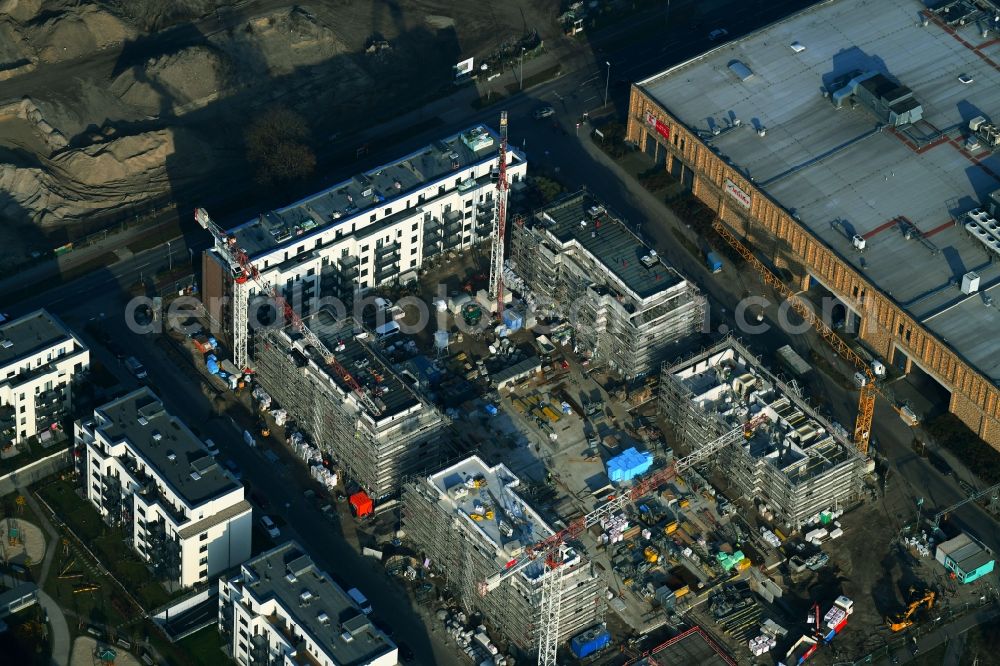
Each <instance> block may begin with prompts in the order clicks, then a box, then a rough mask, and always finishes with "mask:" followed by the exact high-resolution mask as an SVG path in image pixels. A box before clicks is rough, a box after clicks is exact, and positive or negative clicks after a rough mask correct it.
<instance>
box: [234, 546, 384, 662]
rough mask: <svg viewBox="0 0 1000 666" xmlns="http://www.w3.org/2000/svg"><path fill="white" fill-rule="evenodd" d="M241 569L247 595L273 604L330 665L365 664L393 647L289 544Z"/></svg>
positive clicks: (267, 553)
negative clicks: (281, 610) (323, 653)
mask: <svg viewBox="0 0 1000 666" xmlns="http://www.w3.org/2000/svg"><path fill="white" fill-rule="evenodd" d="M243 570H244V571H245V572H247V573H249V574H250V579H249V580H246V581H244V582H245V583H246V584H248V586H249V589H250V591H251V592H252V594H253V595H254V596H255V597H257V599H259V600H260V601H261V602H265V601H267V600H268V599H275V600H276V601H277V602H279V603H280V604H281V606H282V608H283V609H284V611H285V613H287V614H288V615H290V616H291V617H292V618H293V619H294V621H295V622H296V623H297V624H298V625H299V626H300V627H301V628H302V629H303V630H304V631H305V632H307V634H308V636H309V637H310V638H312V639H313V641H315V642H316V644H317V646H318V647H319V648H320V649H322V650H323V651H324V652H326V653H327V654H329V655H330V657H332V658H333V659H334V660H335V661H336V663H338V664H360V663H367V662H369V661H371V660H372V659H374V658H376V657H378V656H380V655H383V654H386V653H387V652H390V651H392V650H395V649H396V646H395V644H393V642H392V641H391V640H389V639H388V638H387V637H386V636H385V635H384V634H383V633H382V632H381V631H379V630H378V629H377V628H376V627H375V626H374V625H373V624H372V623H371V622H370V621H369V620H368V618H367V617H366V616H365V615H363V614H362V613H361V612H360V611H359V610H358V607H357V605H356V604H355V603H354V602H353V601H352V600H351V598H350V597H349V596H347V593H346V592H345V591H344V590H343V589H341V588H340V586H339V585H337V584H336V583H334V582H333V581H332V580H331V579H330V577H329V576H328V575H327V573H326V572H325V571H323V570H321V569H320V568H319V567H317V566H316V564H315V563H314V562H313V560H312V558H311V557H309V555H307V554H305V553H304V552H303V551H302V549H301V548H300V547H299V546H298V544H297V543H295V542H294V541H289V542H287V543H284V544H282V545H280V546H278V547H277V548H274V549H272V550H269V551H267V552H266V553H263V554H261V555H259V556H258V557H256V558H254V559H252V560H250V561H248V562H246V563H244V564H243ZM276 621H278V622H280V620H277V619H276ZM345 637H347V638H349V640H345ZM293 644H294V643H293ZM296 647H298V646H296ZM303 652H304V650H303Z"/></svg>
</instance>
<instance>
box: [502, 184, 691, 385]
mask: <svg viewBox="0 0 1000 666" xmlns="http://www.w3.org/2000/svg"><path fill="white" fill-rule="evenodd" d="M510 264H511V267H512V268H513V271H514V275H515V276H516V278H518V284H517V286H518V287H519V288H521V289H522V290H523V291H525V292H527V293H526V297H527V298H528V300H529V301H531V302H532V303H533V304H534V305H535V307H536V308H537V307H541V308H542V309H545V310H551V311H552V312H554V313H555V314H558V315H560V316H564V317H569V318H570V323H571V324H572V325H573V326H574V332H575V335H576V345H577V348H578V350H579V351H580V352H581V353H587V354H590V355H592V357H593V358H594V359H595V360H596V361H597V362H599V363H606V364H607V365H608V366H610V367H611V368H614V369H615V370H617V371H618V372H620V373H622V374H623V375H625V376H626V377H630V378H631V377H637V376H640V375H644V374H646V373H649V372H655V370H656V369H657V368H658V367H659V364H660V363H661V362H662V361H663V360H664V359H665V358H666V357H667V355H668V354H669V352H670V350H671V348H672V347H673V346H674V345H675V344H676V343H677V342H678V341H680V340H682V339H684V338H687V337H688V336H690V335H692V334H694V333H696V332H697V331H699V330H700V327H701V325H702V322H703V320H704V316H705V303H706V301H705V297H704V295H703V294H702V293H701V292H700V291H699V290H698V288H697V287H696V286H695V285H693V284H692V283H691V282H689V281H688V280H686V279H685V278H684V277H683V276H681V274H680V273H678V272H677V271H676V270H675V269H674V268H673V267H671V266H668V265H667V264H665V263H664V262H663V260H662V259H661V258H660V257H659V256H658V255H657V254H656V251H655V250H653V249H652V248H650V247H648V246H647V245H646V244H645V243H643V241H642V240H641V239H640V238H639V237H638V236H636V235H635V233H634V232H632V230H630V229H629V228H628V225H626V224H625V223H624V222H623V221H622V220H621V219H619V218H618V217H616V216H614V215H612V214H611V213H609V212H608V210H607V208H606V207H605V206H603V205H602V204H601V203H600V202H599V201H597V200H596V199H594V198H593V197H592V196H591V195H589V194H587V193H586V192H577V193H576V194H570V195H568V196H566V197H563V198H561V199H559V200H558V201H556V202H554V203H553V204H551V205H550V206H548V207H546V208H544V209H542V210H541V211H539V212H538V213H537V214H536V215H535V216H533V217H532V218H529V219H527V220H524V221H523V223H522V222H521V221H518V222H517V223H515V224H514V225H513V228H512V229H511V253H510Z"/></svg>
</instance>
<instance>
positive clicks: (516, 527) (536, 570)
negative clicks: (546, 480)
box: [428, 456, 576, 579]
mask: <svg viewBox="0 0 1000 666" xmlns="http://www.w3.org/2000/svg"><path fill="white" fill-rule="evenodd" d="M428 482H429V483H430V485H431V487H432V488H434V490H435V491H437V493H438V495H439V497H440V499H439V502H440V504H441V505H442V506H443V507H444V508H445V509H446V510H448V511H450V512H455V513H457V514H459V515H460V516H461V518H460V521H461V524H462V525H464V526H465V527H466V528H467V529H470V530H474V531H476V532H477V533H478V534H479V535H480V536H482V537H484V538H485V539H486V540H488V541H489V542H490V543H492V544H493V545H494V547H495V548H496V561H497V565H498V567H503V566H504V565H506V564H507V563H508V562H510V560H511V559H513V558H515V557H517V556H518V555H519V554H520V553H521V551H522V549H523V547H524V546H526V545H531V544H533V543H535V542H537V541H540V540H541V539H544V538H545V537H547V536H550V535H551V534H553V530H552V528H550V527H549V526H548V525H547V524H546V523H545V521H544V520H542V518H541V516H539V515H538V514H537V513H536V512H535V510H534V509H532V508H531V507H530V506H528V504H527V502H525V501H524V500H523V499H521V497H520V496H518V495H517V493H516V492H515V491H514V489H515V488H517V487H518V485H519V484H520V481H519V480H518V478H517V477H516V476H514V473H513V472H511V471H510V469H509V468H508V467H507V466H506V465H504V464H502V463H501V464H497V465H495V466H494V467H490V466H488V465H487V464H486V463H485V462H483V460H482V459H481V458H479V456H471V457H469V458H466V459H465V460H462V461H461V462H459V463H456V464H454V465H452V466H451V467H448V468H446V469H443V470H441V471H440V472H438V473H436V474H434V475H432V476H431V477H430V478H429V479H428ZM488 510H491V511H490V512H489V513H488ZM569 557H576V555H575V554H572V555H570V556H568V558H569ZM522 573H523V574H524V575H525V576H526V577H527V578H529V579H534V578H537V577H538V576H539V575H541V573H542V567H541V563H538V566H534V565H531V566H528V567H527V568H526V569H524V570H523V571H522Z"/></svg>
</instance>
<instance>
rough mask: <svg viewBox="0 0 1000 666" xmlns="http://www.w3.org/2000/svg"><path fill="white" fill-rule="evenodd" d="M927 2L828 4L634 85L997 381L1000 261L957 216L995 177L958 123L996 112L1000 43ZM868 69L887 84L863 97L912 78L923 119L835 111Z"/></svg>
mask: <svg viewBox="0 0 1000 666" xmlns="http://www.w3.org/2000/svg"><path fill="white" fill-rule="evenodd" d="M923 8H924V4H923V3H921V2H918V1H917V0H879V2H877V3H873V2H868V1H866V0H837V1H835V2H829V3H823V4H821V5H819V6H816V7H814V8H812V9H809V10H806V11H803V12H801V13H799V14H796V15H795V16H792V17H790V18H788V19H786V20H784V21H782V22H780V23H776V24H774V25H772V26H770V27H768V28H765V29H763V30H761V31H759V32H756V33H754V34H751V35H749V36H747V37H745V38H743V39H741V40H739V41H736V42H733V43H729V44H725V45H723V46H721V47H719V48H717V49H714V50H712V51H710V52H708V53H706V54H703V55H701V56H699V57H698V58H695V59H693V60H691V61H688V62H686V63H683V64H681V65H678V66H676V67H674V68H672V69H670V70H667V71H665V72H662V73H660V74H658V75H656V76H654V77H652V78H650V79H647V80H645V81H642V82H640V83H639V84H638V85H639V87H640V88H642V89H644V90H645V91H646V93H647V94H648V95H649V96H650V97H651V98H652V99H654V100H656V101H657V102H658V103H660V104H661V105H662V106H663V108H665V109H666V110H667V111H668V112H670V113H671V114H672V115H673V116H674V117H676V118H677V119H678V120H680V121H681V122H683V123H684V124H685V125H687V126H688V127H689V128H690V129H691V130H692V131H694V132H695V133H697V134H699V135H700V136H702V137H703V139H704V140H705V142H706V143H707V144H708V145H710V146H711V147H712V148H713V149H714V150H716V151H718V153H719V154H720V155H722V156H723V157H725V158H727V159H728V160H729V161H731V163H732V164H733V165H734V166H735V168H737V169H740V170H741V171H742V172H743V174H744V175H745V176H746V177H748V178H750V179H752V180H753V181H754V183H755V185H756V186H757V187H758V188H760V189H762V190H763V191H765V192H766V193H767V194H768V195H769V196H771V197H772V198H773V199H774V200H775V201H777V202H778V203H779V204H781V205H782V206H783V207H784V208H785V209H786V210H788V211H789V212H791V213H792V214H793V215H795V216H796V217H797V218H798V219H799V220H800V221H801V223H802V224H803V225H804V226H806V227H807V228H808V229H809V230H810V231H811V232H812V233H813V234H814V235H816V236H817V237H818V238H820V239H821V240H822V241H823V242H825V243H826V244H827V245H828V246H829V247H831V248H832V249H833V250H835V251H836V252H838V253H839V254H840V255H841V256H842V257H843V258H844V259H845V260H846V261H848V262H849V263H851V264H852V265H853V266H855V267H856V268H857V269H859V271H860V272H863V273H864V274H866V275H867V276H868V278H869V279H870V280H871V281H872V282H873V283H875V284H876V285H877V286H878V287H879V288H880V289H882V290H883V291H884V292H886V293H887V294H888V295H890V296H891V297H892V298H893V299H894V300H895V301H896V302H897V303H899V305H900V306H901V307H902V308H903V309H905V310H907V311H908V312H909V313H910V314H911V315H912V316H913V317H914V318H915V319H917V320H918V321H920V322H922V324H923V325H924V326H926V327H927V328H928V329H929V330H931V331H932V332H933V333H935V334H937V336H938V337H940V338H941V339H942V340H943V341H944V342H946V343H947V344H949V345H950V346H951V347H952V348H953V349H954V350H955V351H956V352H958V353H959V354H960V355H961V356H963V357H965V359H966V360H967V361H968V362H969V363H970V364H972V365H974V366H976V367H978V368H979V369H980V370H981V371H982V372H983V373H984V374H985V375H987V376H988V377H990V378H992V379H993V380H994V381H995V382H996V381H998V380H1000V354H997V353H996V345H995V339H994V338H995V336H990V335H984V332H985V331H997V330H1000V312H998V311H997V309H996V307H990V306H989V303H990V302H991V301H993V302H995V303H996V305H997V306H1000V261H991V258H992V259H994V260H995V259H997V258H998V257H997V253H995V252H993V251H991V250H989V249H988V248H987V247H986V246H984V244H983V243H981V242H980V241H979V240H977V239H976V238H974V237H973V236H972V235H970V234H969V232H967V231H966V230H965V220H964V218H963V214H964V213H965V212H967V211H969V210H971V209H973V208H976V207H977V206H979V205H981V203H982V202H985V201H986V200H987V198H988V195H989V194H990V193H991V192H993V191H994V190H997V189H998V188H1000V176H998V175H997V174H1000V158H998V157H997V156H996V155H994V154H991V153H989V152H988V151H985V150H984V151H980V152H976V153H974V154H970V153H968V152H966V151H964V150H963V141H964V137H963V131H965V130H966V128H967V127H968V123H969V121H970V120H971V119H973V118H975V117H976V116H980V115H982V116H986V117H987V118H989V117H990V116H991V115H994V117H996V118H997V119H998V120H1000V42H998V40H995V39H992V37H987V38H986V39H983V38H982V35H981V33H980V32H979V30H978V29H977V28H976V27H975V26H974V25H968V26H966V27H964V28H959V27H957V26H956V30H957V32H956V30H952V29H951V28H946V27H945V26H944V25H943V24H942V23H940V22H938V21H932V22H930V24H929V25H928V26H926V27H924V26H922V25H921V22H920V20H919V19H920V14H919V12H920V11H921V10H922V9H923ZM973 23H974V22H973ZM740 65H742V67H741V66H740ZM873 73H881V74H883V75H885V76H886V77H887V78H888V79H889V82H886V80H885V79H882V78H877V77H876V78H873V79H870V81H869V82H868V83H867V85H866V84H865V83H861V85H860V86H859V88H861V87H864V88H865V90H863V91H862V93H864V92H866V91H868V90H873V89H876V88H877V89H878V90H879V91H880V92H885V91H888V90H889V89H890V88H893V87H894V85H888V84H889V83H891V84H898V85H899V86H905V87H907V88H909V89H910V90H912V92H913V98H911V99H910V100H907V101H906V103H905V104H901V107H900V108H902V107H905V109H906V110H907V111H909V110H912V108H913V106H914V104H913V101H912V100H913V99H915V100H916V101H917V102H918V103H919V104H920V105H922V109H923V120H922V121H918V122H916V123H915V124H913V125H910V126H909V127H903V128H899V129H891V128H890V127H888V126H886V127H884V128H881V129H880V128H879V125H880V123H882V122H884V121H882V120H880V119H879V118H878V117H877V116H876V114H875V113H874V112H873V111H871V110H870V109H869V108H868V106H867V105H866V104H864V103H857V104H856V105H855V104H851V103H844V104H843V106H842V108H840V109H837V108H835V106H834V102H833V101H832V99H833V98H834V97H836V96H833V95H831V96H829V97H828V96H827V95H830V93H832V92H834V91H836V90H837V89H838V88H840V87H842V86H843V84H845V83H846V82H847V81H849V80H850V79H851V78H852V77H854V76H858V75H859V74H861V75H862V77H861V78H864V75H870V74H873ZM960 75H967V76H968V77H971V78H972V79H973V81H972V83H968V84H966V83H962V82H961V81H959V76H960ZM898 91H899V88H896V89H895V90H894V91H890V92H898ZM824 93H826V94H824ZM860 96H861V95H860V94H859V97H860ZM893 108H895V106H894V107H893ZM735 120H739V121H740V122H739V123H736V122H734V121H735ZM761 128H765V129H766V132H764V133H763V134H764V135H763V136H761V134H762V133H760V132H758V131H757V130H759V129H761ZM956 219H957V220H959V221H960V223H959V224H955V220H956ZM907 228H910V229H915V230H916V231H917V233H912V234H910V236H911V237H910V238H907V237H906V235H904V232H905V231H906V229H907ZM855 234H859V235H861V236H863V237H864V238H865V239H866V247H865V248H864V250H863V252H859V251H858V250H856V249H855V248H854V246H853V244H852V237H853V236H854V235H855ZM969 271H975V272H977V273H978V274H979V276H980V278H981V283H980V287H981V290H980V292H979V293H975V294H972V295H966V294H963V293H962V292H961V290H960V289H959V285H960V284H961V281H962V276H963V275H964V274H965V273H967V272H969Z"/></svg>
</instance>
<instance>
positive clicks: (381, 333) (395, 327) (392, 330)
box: [375, 321, 399, 341]
mask: <svg viewBox="0 0 1000 666" xmlns="http://www.w3.org/2000/svg"><path fill="white" fill-rule="evenodd" d="M397 333H399V324H397V323H396V322H395V321H387V322H386V323H384V324H382V325H381V326H379V327H378V328H376V329H375V339H376V340H379V341H382V340H386V339H388V338H391V337H392V336H394V335H396V334H397Z"/></svg>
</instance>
